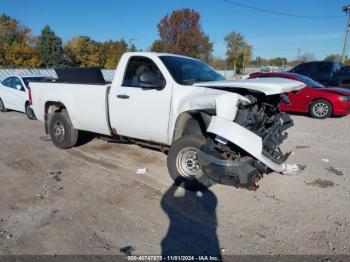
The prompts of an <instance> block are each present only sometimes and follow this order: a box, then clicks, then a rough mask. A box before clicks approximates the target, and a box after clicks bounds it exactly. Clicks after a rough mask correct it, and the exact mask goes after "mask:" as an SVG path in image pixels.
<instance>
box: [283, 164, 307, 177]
mask: <svg viewBox="0 0 350 262" xmlns="http://www.w3.org/2000/svg"><path fill="white" fill-rule="evenodd" d="M305 168H306V165H301V164H287V167H286V169H285V170H284V171H282V174H283V175H297V174H299V173H300V172H301V171H303V170H304V169H305Z"/></svg>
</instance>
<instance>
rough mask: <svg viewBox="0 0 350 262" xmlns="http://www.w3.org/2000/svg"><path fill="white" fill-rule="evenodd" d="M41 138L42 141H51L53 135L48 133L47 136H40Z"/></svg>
mask: <svg viewBox="0 0 350 262" xmlns="http://www.w3.org/2000/svg"><path fill="white" fill-rule="evenodd" d="M39 139H40V140H41V141H51V136H49V135H47V136H41V137H39Z"/></svg>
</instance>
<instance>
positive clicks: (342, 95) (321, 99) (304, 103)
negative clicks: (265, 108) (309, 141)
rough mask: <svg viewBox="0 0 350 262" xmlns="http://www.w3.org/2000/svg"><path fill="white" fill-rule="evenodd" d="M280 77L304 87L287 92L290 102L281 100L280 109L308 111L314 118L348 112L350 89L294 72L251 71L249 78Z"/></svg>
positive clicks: (349, 112) (349, 109)
mask: <svg viewBox="0 0 350 262" xmlns="http://www.w3.org/2000/svg"><path fill="white" fill-rule="evenodd" d="M264 77H282V78H288V79H293V80H297V81H300V82H303V83H304V84H306V87H305V88H304V89H302V90H299V91H296V92H290V93H288V97H289V100H290V103H289V104H288V103H285V102H281V103H280V109H281V110H283V111H286V112H300V113H309V114H310V115H311V116H312V117H314V118H319V119H323V118H327V117H330V116H332V115H339V116H342V115H347V114H350V90H349V89H345V88H339V87H324V86H323V85H321V84H320V83H318V82H316V81H314V80H312V79H311V78H309V77H307V76H303V75H299V74H296V73H253V74H251V75H250V78H264Z"/></svg>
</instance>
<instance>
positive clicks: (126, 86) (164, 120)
mask: <svg viewBox="0 0 350 262" xmlns="http://www.w3.org/2000/svg"><path fill="white" fill-rule="evenodd" d="M145 70H146V71H148V72H152V73H154V74H157V76H158V78H159V79H161V80H164V79H165V78H164V76H163V74H162V73H161V71H160V70H159V67H158V66H157V64H156V63H155V62H154V61H152V60H151V59H150V58H147V57H143V56H132V57H130V59H129V61H128V63H127V67H126V71H125V74H124V78H123V80H122V83H121V85H119V86H117V87H116V88H112V89H111V93H110V96H109V108H110V121H111V126H112V128H115V129H116V132H117V134H118V135H121V136H127V137H132V138H137V139H142V140H147V141H154V142H158V143H164V144H166V143H167V142H168V124H169V113H170V104H171V93H172V86H171V85H172V84H171V82H170V81H166V82H165V85H164V86H163V87H162V88H158V89H156V88H150V87H149V86H148V85H147V84H144V83H142V82H140V81H139V80H140V75H141V74H142V72H144V71H145Z"/></svg>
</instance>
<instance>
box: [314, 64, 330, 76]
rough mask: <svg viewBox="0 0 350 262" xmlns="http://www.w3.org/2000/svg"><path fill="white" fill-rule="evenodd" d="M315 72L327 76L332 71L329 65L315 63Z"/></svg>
mask: <svg viewBox="0 0 350 262" xmlns="http://www.w3.org/2000/svg"><path fill="white" fill-rule="evenodd" d="M315 71H316V72H317V73H319V74H329V73H330V72H331V71H332V64H331V63H317V64H315Z"/></svg>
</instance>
